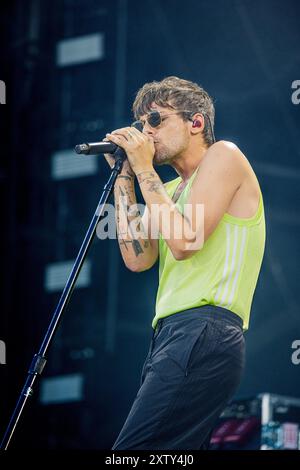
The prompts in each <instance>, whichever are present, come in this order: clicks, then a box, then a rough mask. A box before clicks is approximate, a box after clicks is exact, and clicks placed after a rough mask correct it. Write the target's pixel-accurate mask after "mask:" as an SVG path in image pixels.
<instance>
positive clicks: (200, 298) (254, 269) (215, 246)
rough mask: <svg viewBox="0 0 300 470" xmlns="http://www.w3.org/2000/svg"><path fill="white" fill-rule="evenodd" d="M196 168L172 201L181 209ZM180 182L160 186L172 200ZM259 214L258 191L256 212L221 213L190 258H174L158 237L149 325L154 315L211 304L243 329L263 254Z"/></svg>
mask: <svg viewBox="0 0 300 470" xmlns="http://www.w3.org/2000/svg"><path fill="white" fill-rule="evenodd" d="M196 173H197V172H196V171H195V172H194V174H193V175H192V177H191V178H190V180H189V182H188V184H187V186H186V187H185V189H184V190H183V192H182V193H181V195H180V197H179V198H178V200H177V203H176V206H177V208H178V210H180V212H181V213H183V207H184V204H185V203H186V202H187V199H188V195H189V190H190V187H191V184H192V182H193V179H194V177H195V175H196ZM180 182H181V178H180V177H178V178H176V179H174V180H172V181H169V182H168V183H167V184H166V190H167V192H168V194H169V196H170V197H171V198H172V197H173V194H174V192H175V190H176V188H177V186H178V184H179V183H180ZM265 237H266V233H265V216H264V207H263V198H262V194H261V192H260V200H259V206H258V209H257V212H256V214H255V215H254V216H253V217H250V218H238V217H233V216H231V215H229V214H227V213H225V214H224V216H223V217H222V219H221V220H220V222H219V224H218V226H217V227H216V229H215V230H214V232H213V233H212V234H211V235H210V237H209V238H208V239H207V240H206V242H205V243H204V246H203V248H202V249H201V250H199V251H198V252H196V253H195V254H194V255H193V256H192V257H191V258H188V259H186V260H182V261H177V260H175V258H174V257H173V255H172V253H171V251H170V249H169V248H168V246H167V244H166V242H165V241H164V239H163V238H162V237H161V236H160V239H159V286H158V292H157V297H156V309H155V317H154V319H153V322H152V327H153V328H155V326H156V324H157V321H158V320H159V319H160V318H164V317H167V316H169V315H172V314H173V313H177V312H180V311H182V310H187V309H190V308H194V307H201V306H202V305H207V304H210V305H217V306H220V307H223V308H226V309H228V310H231V311H232V312H234V313H236V314H237V315H239V316H240V317H241V318H242V320H243V328H244V330H246V329H248V326H249V316H250V310H251V304H252V299H253V295H254V290H255V287H256V283H257V279H258V276H259V272H260V267H261V263H262V259H263V254H264V247H265Z"/></svg>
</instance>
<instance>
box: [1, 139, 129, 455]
mask: <svg viewBox="0 0 300 470" xmlns="http://www.w3.org/2000/svg"><path fill="white" fill-rule="evenodd" d="M114 157H115V165H114V167H113V168H112V172H111V174H110V177H109V179H108V181H107V183H106V184H105V185H104V188H103V192H102V195H101V197H100V200H99V203H98V206H97V209H96V211H95V214H94V216H93V218H92V221H91V223H90V226H89V228H88V230H87V232H86V235H85V237H84V240H83V242H82V245H81V247H80V250H79V252H78V255H77V258H76V260H75V263H74V265H73V267H72V270H71V273H70V275H69V278H68V280H67V282H66V284H65V287H64V290H63V292H62V294H61V297H60V299H59V302H58V304H57V307H56V309H55V311H54V314H53V316H52V319H51V321H50V324H49V326H48V329H47V332H46V334H45V336H44V339H43V341H42V344H41V346H40V349H39V351H38V353H37V354H35V355H34V356H33V359H32V362H31V364H30V367H29V371H28V375H27V379H26V381H25V384H24V386H23V389H22V391H21V394H20V396H19V399H18V401H17V405H16V407H15V409H14V412H13V414H12V416H11V418H10V421H9V424H8V427H7V429H6V431H5V434H4V437H3V440H2V442H1V446H0V449H1V450H6V449H7V448H8V445H9V443H10V440H11V438H12V436H13V433H14V431H15V429H16V426H17V424H18V421H19V419H20V417H21V414H22V412H23V410H24V407H25V405H26V403H27V401H28V398H29V397H31V396H32V394H33V385H34V383H35V381H36V380H37V378H38V377H40V376H41V374H42V372H43V369H44V367H45V365H46V362H47V359H46V353H47V350H48V348H49V346H50V344H51V341H52V340H53V337H54V334H55V332H56V330H57V327H58V325H59V322H60V320H61V318H62V315H63V313H64V312H65V310H66V307H67V305H68V302H69V300H70V298H71V295H72V291H73V288H74V285H75V282H76V279H77V277H78V275H79V273H80V270H81V268H82V265H83V263H84V260H85V258H86V255H87V252H88V249H89V247H90V245H91V243H92V240H93V237H94V235H95V232H96V229H97V224H98V222H99V221H100V219H101V217H102V214H103V212H104V208H105V204H106V203H107V201H108V199H109V197H110V195H111V193H112V190H113V188H114V185H115V182H116V179H117V176H118V175H119V173H120V172H121V170H122V166H123V162H124V159H125V157H126V153H125V152H124V150H123V149H121V148H118V149H117V150H116V152H115V153H114Z"/></svg>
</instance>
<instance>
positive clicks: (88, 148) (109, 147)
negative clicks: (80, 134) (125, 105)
mask: <svg viewBox="0 0 300 470" xmlns="http://www.w3.org/2000/svg"><path fill="white" fill-rule="evenodd" d="M131 127H135V128H136V129H138V130H139V131H140V132H142V130H143V123H142V122H141V121H135V122H134V123H132V124H131ZM118 149H120V150H123V149H121V147H119V146H118V145H116V144H113V143H112V142H109V141H108V142H91V143H89V144H78V145H76V146H75V152H76V153H79V154H84V155H98V154H99V153H111V154H115V153H116V152H117V150H118Z"/></svg>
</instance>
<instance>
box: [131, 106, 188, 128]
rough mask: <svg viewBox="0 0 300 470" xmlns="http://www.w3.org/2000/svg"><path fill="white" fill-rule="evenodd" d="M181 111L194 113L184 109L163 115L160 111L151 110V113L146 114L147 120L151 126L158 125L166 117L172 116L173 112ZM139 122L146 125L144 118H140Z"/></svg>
mask: <svg viewBox="0 0 300 470" xmlns="http://www.w3.org/2000/svg"><path fill="white" fill-rule="evenodd" d="M180 113H189V114H192V113H193V112H192V111H187V110H185V109H183V110H181V111H174V113H168V114H163V115H161V114H160V112H159V111H150V113H148V114H147V115H146V121H147V123H148V124H149V126H151V127H158V126H160V124H161V123H162V122H163V121H164V120H165V118H167V117H169V116H172V115H173V114H180ZM139 122H141V123H142V125H143V126H144V125H145V121H144V120H141V119H140V120H139Z"/></svg>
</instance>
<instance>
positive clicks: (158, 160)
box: [153, 155, 169, 166]
mask: <svg viewBox="0 0 300 470" xmlns="http://www.w3.org/2000/svg"><path fill="white" fill-rule="evenodd" d="M168 162H169V159H168V158H167V157H163V156H159V155H154V158H153V163H154V165H157V166H160V165H167V164H168Z"/></svg>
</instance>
